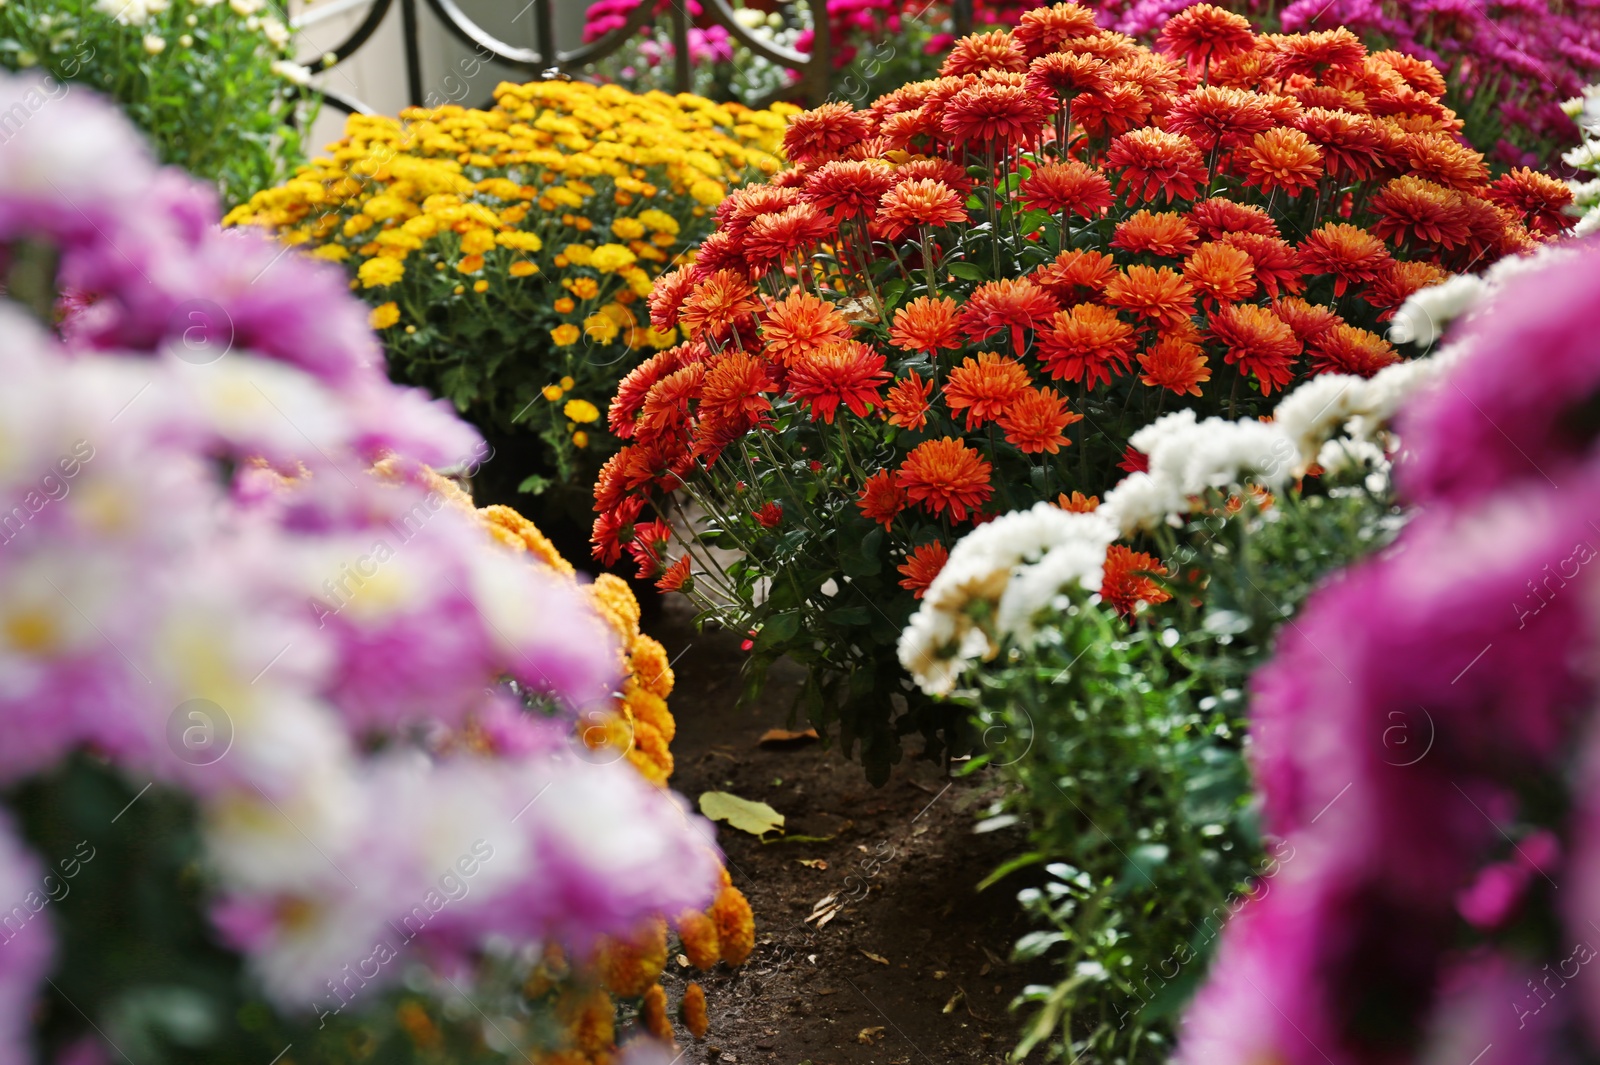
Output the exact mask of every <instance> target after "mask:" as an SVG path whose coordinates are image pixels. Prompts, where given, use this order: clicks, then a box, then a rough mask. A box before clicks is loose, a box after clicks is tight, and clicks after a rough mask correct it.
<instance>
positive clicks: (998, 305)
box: [960, 279, 1057, 355]
mask: <svg viewBox="0 0 1600 1065" xmlns="http://www.w3.org/2000/svg"><path fill="white" fill-rule="evenodd" d="M1056 309H1057V304H1056V301H1055V300H1054V299H1053V298H1052V297H1051V296H1050V294H1049V293H1048V292H1046V291H1044V289H1042V288H1040V287H1039V286H1037V285H1035V284H1034V283H1033V282H1032V281H1028V280H1025V279H1024V280H1016V281H1012V280H1009V279H1007V280H1001V281H988V282H985V283H984V284H982V285H979V286H978V287H977V288H976V289H975V290H973V293H972V295H971V296H969V297H968V298H967V305H966V306H965V307H963V308H961V315H960V322H961V328H962V330H964V331H965V332H966V334H967V338H968V339H969V340H972V341H973V342H974V343H982V342H983V341H985V340H987V339H989V338H990V337H992V336H994V335H995V334H996V333H998V332H1000V331H1001V330H1002V329H1010V330H1011V347H1012V350H1014V351H1015V352H1016V353H1017V354H1018V355H1021V354H1022V353H1023V351H1024V345H1023V342H1022V331H1023V330H1024V329H1038V328H1039V327H1040V326H1041V325H1042V324H1044V322H1045V320H1046V319H1048V318H1049V317H1050V315H1052V314H1054V313H1055V312H1056Z"/></svg>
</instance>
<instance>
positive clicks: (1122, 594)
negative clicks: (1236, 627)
mask: <svg viewBox="0 0 1600 1065" xmlns="http://www.w3.org/2000/svg"><path fill="white" fill-rule="evenodd" d="M1189 10H1191V11H1193V10H1194V8H1190V9H1189ZM1166 575H1167V567H1165V566H1163V565H1162V564H1161V561H1160V560H1159V559H1157V558H1156V557H1155V556H1154V555H1150V554H1146V553H1145V552H1143V551H1134V550H1132V549H1131V548H1127V547H1124V546H1123V545H1122V544H1112V545H1111V546H1110V547H1109V548H1107V549H1106V565H1105V579H1104V581H1103V583H1102V584H1101V585H1100V598H1101V599H1103V600H1105V601H1106V602H1107V603H1110V604H1111V605H1112V606H1113V607H1114V608H1115V609H1116V610H1117V612H1118V613H1120V614H1122V615H1123V616H1125V617H1132V616H1133V615H1134V614H1136V613H1138V611H1139V606H1140V604H1141V603H1143V604H1147V605H1150V606H1154V605H1156V604H1157V603H1165V602H1166V601H1167V600H1168V599H1171V598H1172V593H1170V592H1168V591H1166V590H1165V589H1164V588H1162V587H1161V585H1160V584H1159V583H1158V582H1157V581H1156V580H1155V578H1156V577H1165V576H1166Z"/></svg>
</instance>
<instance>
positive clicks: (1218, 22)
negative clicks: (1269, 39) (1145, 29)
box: [1159, 4, 1256, 67]
mask: <svg viewBox="0 0 1600 1065" xmlns="http://www.w3.org/2000/svg"><path fill="white" fill-rule="evenodd" d="M1159 43H1160V45H1161V47H1162V49H1163V50H1165V51H1167V52H1170V53H1171V54H1173V55H1175V56H1181V57H1182V58H1183V59H1186V60H1188V61H1189V63H1191V64H1192V65H1194V66H1197V67H1198V66H1204V65H1207V64H1209V63H1212V62H1214V61H1216V60H1218V59H1226V58H1227V57H1228V56H1230V55H1237V54H1238V53H1240V52H1249V51H1252V50H1253V49H1254V48H1255V46H1256V35H1255V32H1254V31H1253V30H1251V28H1250V20H1249V19H1247V18H1245V17H1244V16H1243V15H1236V14H1234V13H1233V12H1232V11H1224V10H1223V9H1222V8H1220V7H1213V6H1212V5H1211V4H1196V5H1195V6H1194V7H1191V8H1187V9H1185V10H1183V11H1180V12H1178V13H1177V14H1176V15H1174V16H1172V17H1171V18H1170V19H1168V20H1167V24H1166V25H1165V26H1163V27H1162V28H1161V37H1160V38H1159Z"/></svg>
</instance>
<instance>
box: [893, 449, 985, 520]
mask: <svg viewBox="0 0 1600 1065" xmlns="http://www.w3.org/2000/svg"><path fill="white" fill-rule="evenodd" d="M991 469H992V467H991V466H990V465H989V464H988V463H987V462H985V461H983V458H982V457H981V456H980V455H979V454H978V453H977V452H976V451H974V450H973V449H972V448H970V447H968V446H967V445H965V444H963V443H962V442H961V441H959V440H956V439H954V438H952V437H948V436H946V437H941V438H940V439H938V440H926V441H924V442H923V443H921V444H918V445H917V446H916V447H915V448H914V449H913V450H912V452H911V454H909V455H907V456H906V460H905V462H903V463H901V465H900V470H899V472H898V473H896V474H895V483H896V484H898V485H899V486H900V487H901V488H904V489H905V491H906V498H907V500H908V501H909V502H911V503H916V504H918V505H919V506H921V507H922V508H923V509H924V510H926V511H928V513H930V514H932V515H934V516H935V517H937V516H938V515H940V514H943V513H945V512H946V511H948V512H949V514H950V516H951V517H952V518H954V519H955V520H956V521H965V520H966V518H967V514H968V512H969V511H975V510H977V509H978V508H979V507H980V506H982V505H983V504H984V502H985V501H986V500H987V499H988V498H989V497H990V496H991V495H993V494H994V486H993V485H991V484H990V483H989V473H990V470H991Z"/></svg>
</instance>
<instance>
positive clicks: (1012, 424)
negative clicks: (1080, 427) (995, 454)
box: [999, 388, 1083, 455]
mask: <svg viewBox="0 0 1600 1065" xmlns="http://www.w3.org/2000/svg"><path fill="white" fill-rule="evenodd" d="M999 421H1000V428H1001V429H1003V430H1004V431H1005V434H1006V442H1007V443H1009V444H1012V445H1013V446H1015V447H1016V448H1018V449H1019V450H1020V451H1022V453H1023V454H1025V455H1038V454H1041V453H1044V452H1048V453H1049V454H1051V455H1054V454H1056V453H1057V452H1058V451H1060V450H1061V449H1062V448H1064V447H1066V446H1067V445H1069V444H1071V443H1072V441H1071V440H1068V439H1067V437H1066V434H1065V433H1063V432H1062V430H1063V429H1065V428H1066V427H1067V426H1069V425H1073V424H1075V423H1077V422H1081V421H1083V415H1081V414H1074V413H1073V412H1072V411H1069V410H1068V409H1067V401H1066V399H1065V398H1064V397H1062V396H1061V395H1059V394H1058V393H1057V392H1056V391H1055V390H1054V389H1049V388H1029V389H1024V390H1023V392H1022V394H1021V395H1020V396H1018V397H1017V398H1016V399H1015V401H1014V402H1012V403H1011V404H1009V405H1008V406H1007V407H1006V410H1005V413H1004V414H1002V415H1001V416H1000V419H999Z"/></svg>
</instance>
